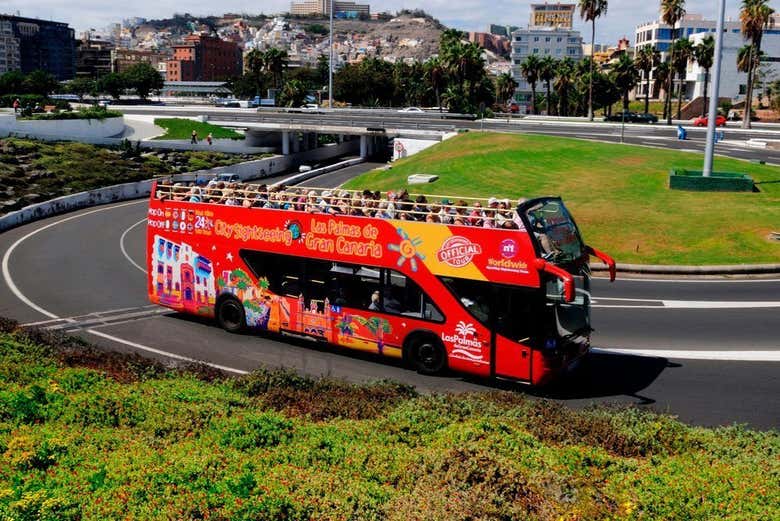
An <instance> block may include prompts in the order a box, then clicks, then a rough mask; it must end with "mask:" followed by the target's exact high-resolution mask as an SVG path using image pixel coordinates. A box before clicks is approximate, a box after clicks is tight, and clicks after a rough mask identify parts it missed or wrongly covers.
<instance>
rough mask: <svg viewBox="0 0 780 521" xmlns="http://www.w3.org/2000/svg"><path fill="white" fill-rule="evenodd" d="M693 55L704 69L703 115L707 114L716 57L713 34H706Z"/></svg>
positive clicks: (694, 49)
mask: <svg viewBox="0 0 780 521" xmlns="http://www.w3.org/2000/svg"><path fill="white" fill-rule="evenodd" d="M693 57H694V58H695V59H696V63H698V64H699V67H701V68H702V69H704V104H703V105H702V108H701V115H702V117H704V116H705V115H706V114H707V87H709V83H710V69H711V68H712V64H713V61H714V59H715V38H713V36H712V35H707V36H705V37H704V38H703V39H702V41H701V42H700V43H699V45H697V46H696V47H694V48H693Z"/></svg>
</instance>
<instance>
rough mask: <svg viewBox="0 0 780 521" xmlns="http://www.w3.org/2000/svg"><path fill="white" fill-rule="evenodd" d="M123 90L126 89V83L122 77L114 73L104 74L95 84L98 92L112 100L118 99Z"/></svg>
mask: <svg viewBox="0 0 780 521" xmlns="http://www.w3.org/2000/svg"><path fill="white" fill-rule="evenodd" d="M125 89H127V81H126V79H125V77H124V75H122V74H118V73H116V72H111V73H109V74H106V75H105V76H103V77H102V78H100V79H99V80H98V82H97V90H98V92H104V93H106V94H108V95H109V96H111V97H112V98H114V99H119V96H121V95H122V93H123V92H124V91H125Z"/></svg>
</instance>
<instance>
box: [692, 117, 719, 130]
mask: <svg viewBox="0 0 780 521" xmlns="http://www.w3.org/2000/svg"><path fill="white" fill-rule="evenodd" d="M709 122H710V120H709V118H707V117H705V116H699V117H698V118H696V119H694V120H693V126H694V127H706V126H707V125H709ZM715 126H716V127H725V126H726V117H725V116H723V115H722V114H718V115H717V117H715Z"/></svg>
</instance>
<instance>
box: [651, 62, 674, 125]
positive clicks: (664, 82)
mask: <svg viewBox="0 0 780 521" xmlns="http://www.w3.org/2000/svg"><path fill="white" fill-rule="evenodd" d="M671 72H672V71H671V67H669V60H666V61H663V62H661V63H659V64H658V65H657V66H656V67H655V83H654V85H653V88H654V89H658V93H659V95H660V93H661V90H663V91H664V114H663V117H664V118H665V117H666V115H667V112H666V109H667V104H666V101H667V98H669V91H668V90H666V89H668V88H669V75H670V74H671Z"/></svg>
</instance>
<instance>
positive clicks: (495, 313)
mask: <svg viewBox="0 0 780 521" xmlns="http://www.w3.org/2000/svg"><path fill="white" fill-rule="evenodd" d="M492 300H493V305H492V306H491V307H492V317H491V329H492V337H493V351H492V352H493V356H492V357H491V358H492V360H493V367H492V368H493V374H494V375H495V376H497V377H503V378H512V379H516V380H526V381H530V380H531V372H532V367H531V364H532V359H533V356H532V347H533V346H534V345H535V344H536V343H537V342H538V338H539V335H538V333H537V328H538V324H539V323H540V320H539V317H540V316H541V314H542V313H543V308H544V301H543V299H542V297H541V291H540V289H539V288H525V287H518V286H503V285H494V286H493V299H492Z"/></svg>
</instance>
